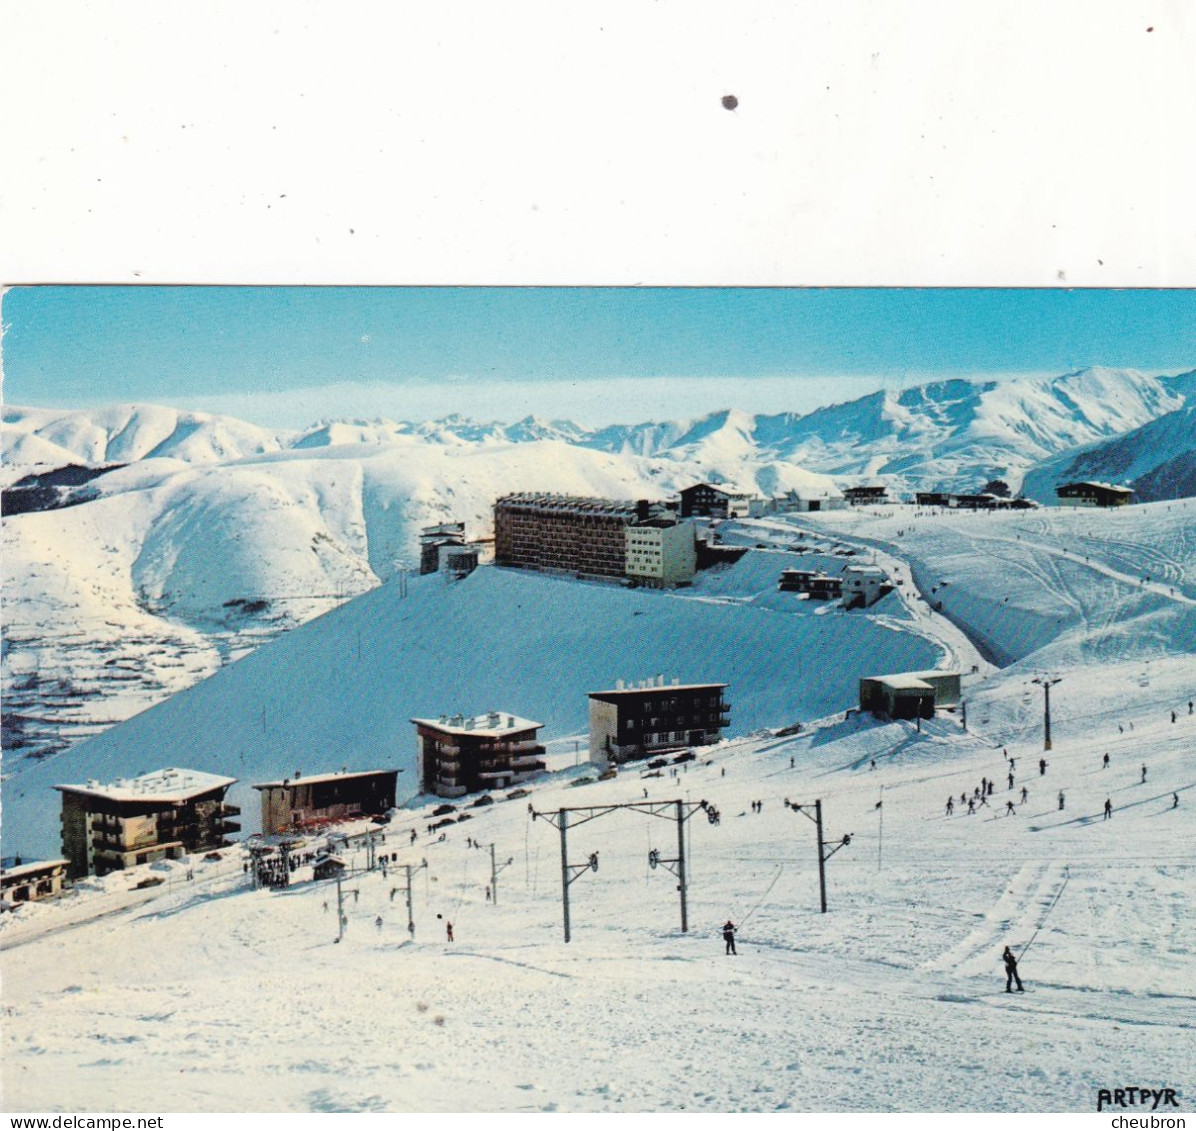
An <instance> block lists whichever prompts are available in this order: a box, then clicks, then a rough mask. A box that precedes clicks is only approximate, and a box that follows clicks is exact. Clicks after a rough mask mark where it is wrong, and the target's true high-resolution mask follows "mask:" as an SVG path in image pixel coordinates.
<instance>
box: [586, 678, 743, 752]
mask: <svg viewBox="0 0 1196 1131" xmlns="http://www.w3.org/2000/svg"><path fill="white" fill-rule="evenodd" d="M726 687H727V685H726V684H725V683H681V682H679V681H677V680H674V682H672V683H670V684H665V682H664V677H663V676H657V677H655V679H651V680H644V681H642V682H641V683H640V684H639V685H638V686H630V687H628V686H624V684H623V681H622V680H619V682H618V683H617V684H616V686H615V687H614V688H612V689H611V690H608V691H591V692H590V696H589V698H590V760H591V761H593V762H598V763H606V762H630V761H633V760H635V759H639V758H648V757H651V756H653V755H655V754H662V753H666V752H669V751H679V750H685V749H686V748H688V747H691V746H707V745H710V744H711V743H714V742H717V741H718V740H719V738H720V737H721V736H722V728H723V727H725V726H728V725H729V724H730V721H731V717H730V712H731V707H730V704H729V703H727V702H726V700H725V699H724V698H723V692H724V691H725V690H726Z"/></svg>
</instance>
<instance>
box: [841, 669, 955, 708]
mask: <svg viewBox="0 0 1196 1131" xmlns="http://www.w3.org/2000/svg"><path fill="white" fill-rule="evenodd" d="M959 697H960V674H959V672H951V671H945V672H944V671H934V672H898V673H895V674H893V675H869V676H864V677H863V678H862V679H861V680H860V710H861V711H870V712H871V713H872V714H873V715H879V716H881V717H883V718H889V719H932V718H934V712H935V709H936V708H939V707H944V708H945V707H956V706H958V705H959Z"/></svg>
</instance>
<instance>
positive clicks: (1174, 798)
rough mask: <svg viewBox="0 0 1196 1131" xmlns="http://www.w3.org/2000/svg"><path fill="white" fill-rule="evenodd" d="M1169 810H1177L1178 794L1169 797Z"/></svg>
mask: <svg viewBox="0 0 1196 1131" xmlns="http://www.w3.org/2000/svg"><path fill="white" fill-rule="evenodd" d="M1171 808H1172V809H1178V808H1179V794H1178V793H1173V794H1172V795H1171Z"/></svg>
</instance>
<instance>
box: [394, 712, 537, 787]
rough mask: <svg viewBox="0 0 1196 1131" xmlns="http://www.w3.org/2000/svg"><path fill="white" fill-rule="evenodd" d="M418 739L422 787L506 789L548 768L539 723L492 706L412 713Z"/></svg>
mask: <svg viewBox="0 0 1196 1131" xmlns="http://www.w3.org/2000/svg"><path fill="white" fill-rule="evenodd" d="M411 721H412V722H413V723H414V724H415V732H416V737H417V741H418V744H419V765H420V789H421V790H422V791H423V792H424V793H435V794H437V795H438V796H440V797H461V796H462V795H463V794H466V793H477V792H479V791H480V790H485V789H506V788H507V787H508V786H511V785H516V784H518V783H519V782H523V781H526V780H527V779H528V778H530V777H532V776H533V775H535V774H538V773H540V772H541V771H543V770H544V769H546V764H545V762H544V747H543V746H541V745H540V742H539V738H538V735H539V731H540V728H541V727H542V726H543V725H544V724H543V723H535V722H532V721H531V720H530V719H521V718H518V717H517V716H515V715H508V714H503V713H502V712H500V711H490V712H488V713H487V714H484V715H471V716H466V715H442V716H441V717H440V718H438V719H412V720H411Z"/></svg>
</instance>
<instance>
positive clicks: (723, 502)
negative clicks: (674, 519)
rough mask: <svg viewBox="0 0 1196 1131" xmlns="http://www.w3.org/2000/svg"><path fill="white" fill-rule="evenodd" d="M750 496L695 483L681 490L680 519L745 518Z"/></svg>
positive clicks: (747, 513) (749, 504)
mask: <svg viewBox="0 0 1196 1131" xmlns="http://www.w3.org/2000/svg"><path fill="white" fill-rule="evenodd" d="M751 500H752V497H751V496H750V495H743V494H738V493H736V492H734V491H728V490H726V489H725V488H723V487H715V486H714V485H713V484H711V483H695V484H693V486H691V487H683V488H682V489H681V517H682V518H747V517H748V515H749V514H750V513H751Z"/></svg>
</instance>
